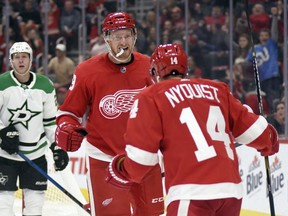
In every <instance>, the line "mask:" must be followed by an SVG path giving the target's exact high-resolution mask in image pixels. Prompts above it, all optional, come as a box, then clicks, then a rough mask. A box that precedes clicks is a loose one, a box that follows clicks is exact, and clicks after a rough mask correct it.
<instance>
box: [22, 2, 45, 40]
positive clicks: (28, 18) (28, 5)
mask: <svg viewBox="0 0 288 216" xmlns="http://www.w3.org/2000/svg"><path fill="white" fill-rule="evenodd" d="M18 19H19V22H20V26H21V34H22V35H24V34H25V32H26V29H27V28H36V29H40V28H41V27H42V19H41V16H40V11H39V10H38V8H36V7H35V6H34V1H33V0H26V1H25V3H24V9H23V10H22V11H21V12H20V13H19V17H18Z"/></svg>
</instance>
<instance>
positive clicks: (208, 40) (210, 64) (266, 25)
mask: <svg viewBox="0 0 288 216" xmlns="http://www.w3.org/2000/svg"><path fill="white" fill-rule="evenodd" d="M135 1H137V0H129V1H126V2H127V5H128V6H129V5H133V4H135ZM9 2H10V6H11V10H12V11H11V14H10V19H9V20H10V29H9V32H5V31H4V23H3V22H2V23H1V24H0V67H1V68H2V72H4V71H5V68H6V65H5V52H6V46H10V45H11V44H12V43H14V42H15V41H27V42H28V43H29V44H30V45H31V47H32V48H33V58H34V61H33V67H32V69H33V71H41V70H40V69H39V68H37V67H38V65H37V64H36V59H37V56H39V54H41V53H43V50H44V38H43V31H44V26H43V19H44V3H45V2H46V0H10V1H9ZM85 2H86V8H85V10H86V17H85V20H86V24H87V41H86V42H87V47H88V53H89V54H88V55H87V58H89V57H91V56H93V55H97V54H100V53H102V52H106V51H107V48H106V46H105V42H104V40H103V38H102V37H101V33H100V32H99V23H98V22H99V20H102V19H101V18H104V17H105V16H106V15H107V14H108V13H109V12H115V11H116V10H117V0H86V1H85ZM234 2H235V4H234V10H233V15H234V20H233V28H234V31H233V50H234V52H233V61H234V62H233V63H234V65H233V73H232V76H233V77H232V78H231V73H230V71H229V22H230V20H229V1H221V0H218V1H217V0H191V1H189V9H188V11H189V22H188V32H189V34H188V35H189V37H188V38H187V40H188V45H189V53H187V54H188V56H189V57H188V63H189V71H188V74H189V76H190V77H195V78H201V77H203V78H209V79H217V80H221V81H224V82H227V83H229V80H230V79H232V80H233V94H234V96H235V97H237V98H238V99H239V100H241V101H242V102H243V103H247V104H249V105H250V106H251V107H252V109H253V110H254V111H255V112H257V110H258V105H257V95H256V93H255V88H256V87H255V82H254V74H253V68H252V64H251V38H250V35H249V31H248V26H247V18H246V13H245V5H244V2H243V1H234ZM151 3H152V4H151V8H150V9H149V10H147V12H146V13H145V16H144V17H142V18H141V19H139V17H137V15H138V14H137V11H134V10H130V11H129V7H127V10H128V11H127V12H129V13H130V15H132V16H133V17H134V18H135V20H136V26H137V33H138V38H137V42H136V47H135V49H137V51H139V52H141V53H144V54H147V55H149V56H150V55H151V53H152V52H153V51H154V49H155V48H156V46H157V44H156V43H157V38H156V37H157V33H156V16H157V15H156V1H151ZM4 5H5V1H2V5H1V6H2V7H3V6H4ZM49 5H50V9H49V13H48V38H49V65H50V66H49V67H48V70H49V71H48V75H49V77H50V78H51V79H52V80H53V81H54V82H55V87H56V89H57V91H59V94H60V93H63V92H64V93H65V89H67V87H68V86H69V82H68V83H67V82H64V81H65V80H64V81H63V79H71V78H72V75H71V70H73V69H74V67H75V66H76V65H77V64H78V63H79V59H77V58H75V56H73V55H72V54H73V53H75V52H76V53H77V51H78V49H79V47H78V40H79V35H78V34H79V29H78V27H79V24H80V23H81V19H82V17H81V1H80V0H49ZM184 8H185V7H184V1H181V0H167V1H161V16H160V29H161V31H160V34H161V35H160V38H161V40H160V43H161V44H165V43H181V44H183V45H184V43H185V40H186V38H185V19H184V18H185V17H184V15H185V10H184ZM249 8H250V10H249V12H250V20H251V26H252V31H253V41H254V43H255V44H257V45H256V46H255V47H256V48H257V49H262V51H264V53H265V55H263V56H261V57H260V58H259V59H260V60H259V61H258V64H259V71H260V72H261V74H265V76H262V75H261V76H260V81H261V85H262V86H261V87H263V92H262V96H263V97H262V99H263V107H264V114H265V115H266V116H267V118H268V117H269V119H271V118H273V119H274V120H275V118H276V117H275V116H276V115H277V114H275V113H277V109H278V107H279V103H280V104H283V66H282V65H283V28H284V27H283V2H282V1H281V0H278V1H277V0H276V1H275V0H273V1H271V0H249ZM1 12H2V9H1ZM2 16H3V14H2ZM99 16H101V17H100V18H99ZM7 33H8V34H9V38H10V43H11V44H8V45H7V44H5V34H7ZM270 39H271V45H269V47H271V49H270V48H268V49H267V46H268V45H267V44H268V41H270ZM59 43H63V45H64V46H60V48H59V46H58V48H57V49H56V46H57V44H59ZM261 46H262V48H261ZM59 56H60V57H59ZM63 56H64V57H63ZM249 56H250V57H249ZM271 56H274V57H275V56H276V57H275V58H274V59H271V61H270V60H269V66H270V65H273V66H274V68H272V69H271V68H270V67H268V66H267V65H265V64H264V63H263V62H265V61H266V60H267V59H268V58H270V57H271ZM257 57H258V56H257ZM55 58H62V59H64V60H61V61H63V62H65V63H64V64H65V65H66V64H67V65H66V66H67V67H65V70H64V69H63V68H62V70H61V71H60V72H59V71H58V69H57V63H55V61H56V60H55ZM249 58H250V59H249ZM53 59H54V60H53ZM261 59H262V60H263V62H261ZM50 61H52V62H53V63H51V62H50ZM59 61H60V60H59ZM71 61H72V62H71ZM262 63H263V65H262ZM55 64H56V66H55ZM51 65H54V66H53V67H52V66H51ZM61 65H63V64H61ZM261 66H262V67H261ZM55 67H56V68H55ZM58 67H59V65H58ZM61 73H62V75H61ZM59 74H60V75H59ZM63 74H65V75H63ZM57 76H60V78H59V79H62V80H61V81H59V80H57V79H58V78H57ZM61 77H62V78H61ZM61 82H62V83H63V84H59V83H61ZM271 83H272V84H273V85H278V86H279V88H277V91H276V92H271V91H269V89H268V90H267V88H266V86H268V88H269V86H270V84H271ZM56 85H57V86H56ZM270 90H271V89H270ZM62 98H63V96H62ZM284 117H285V114H284V116H283V117H281V120H279V121H281V124H282V125H284V121H283V119H284ZM278 119H279V118H278ZM279 121H277V122H279Z"/></svg>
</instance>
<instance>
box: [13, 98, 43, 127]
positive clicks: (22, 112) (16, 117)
mask: <svg viewBox="0 0 288 216" xmlns="http://www.w3.org/2000/svg"><path fill="white" fill-rule="evenodd" d="M8 111H9V112H10V113H11V115H12V116H11V117H10V119H9V121H10V122H11V124H12V125H16V124H21V125H23V126H24V127H25V128H26V129H27V130H29V128H28V123H29V122H30V121H31V119H32V118H34V117H35V116H37V115H39V114H40V113H41V112H38V111H33V110H30V109H29V108H28V102H27V100H26V101H25V102H24V104H23V105H22V106H21V107H19V108H16V109H8Z"/></svg>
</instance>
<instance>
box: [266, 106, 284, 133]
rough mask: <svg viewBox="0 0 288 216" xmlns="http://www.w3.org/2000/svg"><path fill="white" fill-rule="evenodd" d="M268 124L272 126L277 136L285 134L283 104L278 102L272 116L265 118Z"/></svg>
mask: <svg viewBox="0 0 288 216" xmlns="http://www.w3.org/2000/svg"><path fill="white" fill-rule="evenodd" d="M266 119H267V121H268V123H270V124H272V125H273V126H274V127H275V129H276V130H277V132H278V134H279V135H284V134H285V103H284V102H281V101H280V102H278V103H277V104H276V107H275V110H274V112H273V113H272V114H270V115H268V116H267V118H266Z"/></svg>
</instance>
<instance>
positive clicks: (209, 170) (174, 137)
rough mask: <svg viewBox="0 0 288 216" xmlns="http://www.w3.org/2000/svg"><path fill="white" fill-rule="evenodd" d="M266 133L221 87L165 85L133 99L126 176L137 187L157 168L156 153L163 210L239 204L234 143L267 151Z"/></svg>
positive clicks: (175, 81) (261, 119) (201, 81)
mask: <svg viewBox="0 0 288 216" xmlns="http://www.w3.org/2000/svg"><path fill="white" fill-rule="evenodd" d="M266 128H267V122H266V120H265V119H264V117H262V116H257V115H255V114H253V113H249V112H248V109H247V108H246V107H244V106H243V105H242V104H241V103H240V102H239V101H238V100H236V99H235V98H234V97H233V96H232V95H231V94H230V91H229V88H228V86H227V85H226V84H225V83H220V82H215V81H211V80H204V79H192V80H180V79H170V80H166V81H163V82H160V83H158V84H155V85H153V86H151V87H149V88H147V89H145V90H144V91H142V92H141V93H140V94H139V95H137V97H136V100H135V103H134V105H133V108H132V110H131V113H130V118H129V120H128V125H127V132H126V134H125V141H126V143H127V145H126V152H127V156H128V157H127V158H126V160H125V162H124V167H125V170H124V173H125V174H126V177H127V178H128V179H130V180H132V181H136V182H139V181H140V180H141V178H142V177H143V175H145V173H146V172H148V171H149V169H150V168H151V167H152V166H153V165H155V164H157V163H158V155H157V151H158V149H160V150H161V152H162V154H163V158H164V167H165V178H166V180H165V182H166V183H165V184H166V191H168V194H167V198H166V201H167V205H168V204H169V203H170V202H171V201H173V200H179V199H188V200H189V199H191V200H193V199H195V200H207V199H217V198H226V197H236V198H241V197H242V185H241V178H240V176H239V172H238V160H237V155H236V152H235V147H234V144H233V140H234V138H235V139H236V140H237V141H238V142H239V143H242V144H249V145H250V146H253V147H255V148H257V149H264V148H266V146H265V145H271V143H270V142H269V140H270V138H269V131H268V129H267V130H266ZM230 131H231V132H232V134H231V133H230ZM128 173H129V174H128Z"/></svg>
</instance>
